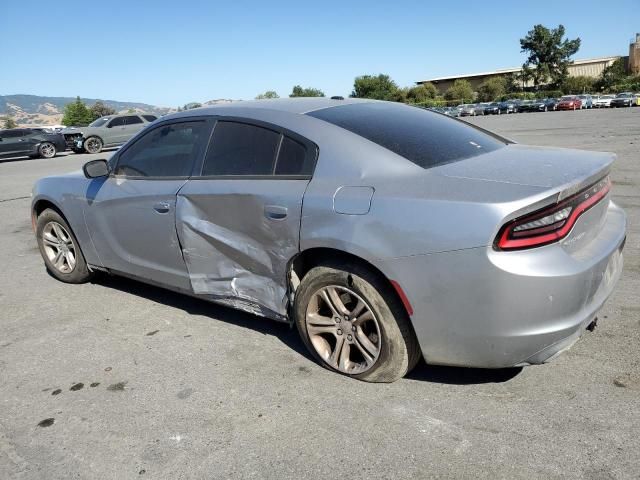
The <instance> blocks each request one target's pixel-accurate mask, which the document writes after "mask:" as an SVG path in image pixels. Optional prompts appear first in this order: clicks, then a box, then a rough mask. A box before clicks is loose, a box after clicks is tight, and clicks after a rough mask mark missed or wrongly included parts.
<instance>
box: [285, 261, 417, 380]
mask: <svg viewBox="0 0 640 480" xmlns="http://www.w3.org/2000/svg"><path fill="white" fill-rule="evenodd" d="M294 315H295V321H296V325H297V327H298V331H299V332H300V335H301V336H302V339H303V341H304V343H305V345H306V346H307V348H308V349H309V351H310V352H311V353H312V355H313V356H314V357H315V358H316V359H317V360H318V361H319V362H320V363H321V364H322V365H323V366H325V367H327V368H329V369H331V370H334V371H337V372H340V373H342V374H344V375H347V376H350V377H353V378H356V379H359V380H364V381H368V382H393V381H396V380H398V379H400V378H402V377H403V376H404V375H406V374H407V373H408V372H409V371H410V370H411V369H412V368H413V367H414V366H415V365H416V363H417V362H418V360H419V359H420V356H421V352H420V347H419V346H418V342H417V340H416V336H415V333H414V331H413V328H412V326H411V323H410V321H409V317H408V315H407V313H406V311H405V310H404V307H403V306H402V304H401V303H400V301H399V300H398V299H397V298H396V296H394V294H393V292H392V291H390V288H389V286H388V285H385V283H384V282H383V281H381V280H380V278H379V277H378V276H376V275H373V274H371V273H370V272H369V271H368V270H367V269H365V268H362V267H360V266H359V265H355V264H349V263H346V264H341V265H331V264H327V265H323V266H317V267H315V268H312V269H311V270H310V271H309V272H308V273H307V274H306V275H305V276H304V278H303V279H302V281H301V283H300V286H299V287H298V290H297V291H296V296H295V305H294Z"/></svg>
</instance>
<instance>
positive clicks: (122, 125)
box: [102, 117, 126, 146]
mask: <svg viewBox="0 0 640 480" xmlns="http://www.w3.org/2000/svg"><path fill="white" fill-rule="evenodd" d="M125 129H126V120H125V117H115V118H112V119H111V120H110V121H109V123H107V125H106V126H105V128H104V133H103V138H102V140H103V142H104V145H105V146H110V145H121V144H123V143H124V142H125V141H126V140H125V137H126V130H125Z"/></svg>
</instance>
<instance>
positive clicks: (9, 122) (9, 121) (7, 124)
mask: <svg viewBox="0 0 640 480" xmlns="http://www.w3.org/2000/svg"><path fill="white" fill-rule="evenodd" d="M2 120H3V121H4V128H16V127H17V126H18V124H17V123H16V121H15V120H14V119H13V118H12V117H11V115H7V116H6V117H4V118H3V119H2Z"/></svg>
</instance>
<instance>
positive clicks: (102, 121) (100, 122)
mask: <svg viewBox="0 0 640 480" xmlns="http://www.w3.org/2000/svg"><path fill="white" fill-rule="evenodd" d="M108 121H109V117H102V118H99V119H97V120H94V121H93V122H91V123H90V124H89V126H90V127H101V126H102V125H104V124H105V123H107V122H108Z"/></svg>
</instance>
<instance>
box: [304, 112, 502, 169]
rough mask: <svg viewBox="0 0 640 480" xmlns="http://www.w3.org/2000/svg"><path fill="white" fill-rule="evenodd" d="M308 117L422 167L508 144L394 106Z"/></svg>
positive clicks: (452, 122)
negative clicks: (357, 136) (376, 145)
mask: <svg viewBox="0 0 640 480" xmlns="http://www.w3.org/2000/svg"><path fill="white" fill-rule="evenodd" d="M307 115H309V116H311V117H315V118H318V119H320V120H324V121H326V122H329V123H332V124H334V125H337V126H338V127H342V128H344V129H345V130H348V131H350V132H352V133H355V134H356V135H360V136H361V137H363V138H366V139H367V140H369V141H371V142H374V143H377V144H378V145H380V146H381V147H384V148H386V149H387V150H390V151H392V152H393V153H395V154H397V155H400V156H402V157H404V158H406V159H407V160H409V161H411V162H413V163H415V164H416V165H419V166H421V167H423V168H431V167H436V166H438V165H443V164H445V163H450V162H454V161H456V160H462V159H465V158H469V157H474V156H476V155H480V154H482V153H487V152H491V151H493V150H497V149H499V148H502V147H504V146H505V145H506V144H507V143H508V142H507V141H506V140H504V139H502V138H500V137H498V136H493V135H489V134H488V133H485V132H484V131H483V130H482V129H479V128H476V127H473V126H471V125H469V124H467V123H465V122H461V121H459V120H454V119H452V118H449V117H447V116H445V115H439V114H436V113H433V112H430V111H428V110H424V109H421V108H416V107H410V106H407V105H400V104H395V103H391V104H387V103H358V104H352V105H343V106H339V107H331V108H324V109H321V110H315V111H313V112H309V113H307Z"/></svg>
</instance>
